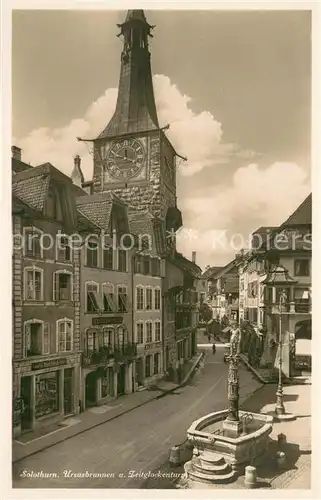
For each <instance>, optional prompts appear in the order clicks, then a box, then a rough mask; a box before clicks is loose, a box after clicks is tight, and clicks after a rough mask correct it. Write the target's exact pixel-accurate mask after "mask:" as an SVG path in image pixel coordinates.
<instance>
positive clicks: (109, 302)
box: [102, 283, 117, 313]
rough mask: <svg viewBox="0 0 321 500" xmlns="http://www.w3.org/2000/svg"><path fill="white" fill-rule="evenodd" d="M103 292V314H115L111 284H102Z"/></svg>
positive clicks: (112, 286)
mask: <svg viewBox="0 0 321 500" xmlns="http://www.w3.org/2000/svg"><path fill="white" fill-rule="evenodd" d="M102 290H103V306H104V312H106V313H110V312H115V311H116V309H117V307H116V303H115V294H114V285H113V284H112V283H104V284H103V285H102Z"/></svg>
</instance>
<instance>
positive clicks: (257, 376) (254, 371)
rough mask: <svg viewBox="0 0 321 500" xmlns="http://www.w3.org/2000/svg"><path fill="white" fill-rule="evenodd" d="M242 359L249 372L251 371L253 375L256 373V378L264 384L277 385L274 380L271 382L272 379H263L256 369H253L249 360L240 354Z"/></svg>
mask: <svg viewBox="0 0 321 500" xmlns="http://www.w3.org/2000/svg"><path fill="white" fill-rule="evenodd" d="M240 359H241V361H242V362H243V363H244V364H245V365H246V366H247V368H248V369H249V370H251V372H252V373H254V375H255V376H256V378H257V379H258V380H259V381H260V382H262V384H275V381H274V380H270V379H266V378H264V377H262V375H260V373H259V372H258V371H257V370H256V369H255V368H253V366H251V365H250V363H249V362H248V360H247V359H246V357H245V356H244V355H243V354H240Z"/></svg>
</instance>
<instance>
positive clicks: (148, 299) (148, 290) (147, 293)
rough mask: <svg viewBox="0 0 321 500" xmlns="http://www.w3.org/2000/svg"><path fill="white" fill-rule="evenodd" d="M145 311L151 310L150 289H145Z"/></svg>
mask: <svg viewBox="0 0 321 500" xmlns="http://www.w3.org/2000/svg"><path fill="white" fill-rule="evenodd" d="M146 309H148V310H151V309H153V290H152V288H146Z"/></svg>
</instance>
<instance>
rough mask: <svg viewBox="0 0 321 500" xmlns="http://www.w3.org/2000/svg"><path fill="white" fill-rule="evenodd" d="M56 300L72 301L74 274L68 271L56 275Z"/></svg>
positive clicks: (58, 272)
mask: <svg viewBox="0 0 321 500" xmlns="http://www.w3.org/2000/svg"><path fill="white" fill-rule="evenodd" d="M54 300H56V301H60V300H72V274H71V273H69V272H67V271H57V272H55V273H54Z"/></svg>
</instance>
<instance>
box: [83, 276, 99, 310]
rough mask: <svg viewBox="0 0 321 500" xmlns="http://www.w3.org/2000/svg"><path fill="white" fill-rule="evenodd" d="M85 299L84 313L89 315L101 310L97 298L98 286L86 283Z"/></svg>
mask: <svg viewBox="0 0 321 500" xmlns="http://www.w3.org/2000/svg"><path fill="white" fill-rule="evenodd" d="M86 298H87V307H86V311H87V312H89V313H94V312H98V311H99V309H101V308H100V307H99V306H100V303H99V296H98V285H97V283H94V282H91V283H86Z"/></svg>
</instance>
